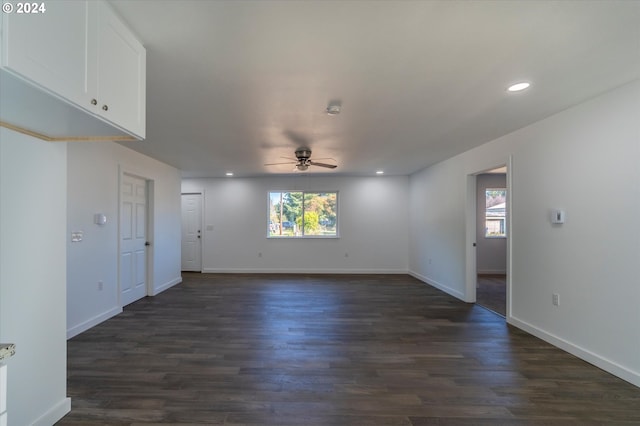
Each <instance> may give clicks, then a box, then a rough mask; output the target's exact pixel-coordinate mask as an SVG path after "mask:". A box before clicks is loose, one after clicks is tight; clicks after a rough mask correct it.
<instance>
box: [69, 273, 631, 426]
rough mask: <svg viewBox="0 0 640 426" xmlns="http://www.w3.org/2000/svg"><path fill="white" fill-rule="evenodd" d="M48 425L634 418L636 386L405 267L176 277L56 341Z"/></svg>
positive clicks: (365, 424) (613, 421)
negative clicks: (56, 387)
mask: <svg viewBox="0 0 640 426" xmlns="http://www.w3.org/2000/svg"><path fill="white" fill-rule="evenodd" d="M68 359H69V365H68V395H69V396H70V397H71V398H72V410H71V413H69V414H68V415H67V416H66V417H65V418H63V419H62V420H61V421H60V422H59V423H58V424H59V425H61V426H62V425H97V424H104V425H142V424H192V425H193V424H210V425H219V424H224V425H362V426H375V425H384V426H395V425H398V426H400V425H402V426H408V425H413V426H423V425H486V426H489V425H491V426H496V425H519V426H521V425H550V426H553V425H639V424H640V389H639V388H637V387H634V386H633V385H631V384H629V383H626V382H624V381H622V380H620V379H618V378H616V377H614V376H612V375H610V374H608V373H605V372H603V371H602V370H599V369H598V368H596V367H593V366H591V365H589V364H587V363H586V362H584V361H581V360H579V359H577V358H575V357H573V356H572V355H569V354H567V353H565V352H563V351H561V350H559V349H557V348H555V347H553V346H551V345H549V344H547V343H545V342H543V341H541V340H539V339H537V338H535V337H533V336H531V335H528V334H526V333H524V332H522V331H520V330H518V329H515V328H512V327H510V326H508V325H507V324H506V323H505V320H504V318H501V317H499V316H498V315H496V314H494V313H492V312H490V311H488V310H486V309H483V308H481V307H478V306H475V305H473V304H465V303H463V302H460V301H458V300H456V299H454V298H452V297H450V296H448V295H446V294H444V293H442V292H440V291H438V290H436V289H434V288H432V287H430V286H428V285H426V284H424V283H421V282H420V281H418V280H416V279H414V278H412V277H410V276H406V275H263V274H255V275H237V274H194V273H185V274H184V281H183V283H182V284H180V285H178V286H175V287H173V288H171V289H169V290H167V291H165V292H164V293H162V294H160V295H158V296H156V297H152V298H145V299H143V300H140V301H139V302H136V303H134V304H132V305H130V306H128V307H126V308H125V310H124V312H123V313H122V314H120V315H118V316H116V317H114V318H112V319H110V320H108V321H106V322H104V323H102V324H100V325H98V326H96V327H94V328H92V329H91V330H88V331H86V332H84V333H82V334H81V335H79V336H76V337H74V338H73V339H71V340H69V342H68Z"/></svg>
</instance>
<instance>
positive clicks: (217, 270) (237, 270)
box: [202, 268, 409, 275]
mask: <svg viewBox="0 0 640 426" xmlns="http://www.w3.org/2000/svg"><path fill="white" fill-rule="evenodd" d="M202 272H203V273H210V274H405V275H406V274H408V273H409V272H408V271H407V270H406V269H313V268H284V269H283V268H231V269H228V268H203V269H202Z"/></svg>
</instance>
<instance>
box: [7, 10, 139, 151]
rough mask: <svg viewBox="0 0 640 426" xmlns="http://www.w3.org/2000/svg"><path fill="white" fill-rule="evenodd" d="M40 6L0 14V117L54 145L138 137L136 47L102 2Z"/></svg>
mask: <svg viewBox="0 0 640 426" xmlns="http://www.w3.org/2000/svg"><path fill="white" fill-rule="evenodd" d="M44 4H45V7H46V11H44V12H40V13H34V14H17V13H12V14H8V13H4V14H3V16H2V28H1V31H0V34H1V36H2V40H1V44H0V45H1V51H0V65H1V67H0V68H1V70H2V73H0V79H1V80H0V84H1V86H0V90H2V93H3V95H2V97H3V99H2V104H1V105H0V106H1V107H2V109H1V110H0V120H1V121H2V122H4V123H5V124H6V123H8V124H9V125H11V126H13V127H17V128H20V129H21V130H26V131H27V133H32V134H35V135H36V136H38V135H49V136H51V137H52V139H55V140H64V139H65V137H66V136H68V137H69V138H68V139H69V140H74V139H82V138H84V137H86V138H87V139H101V138H103V139H109V137H110V136H114V139H127V138H129V139H130V137H126V138H122V137H119V136H121V135H125V134H126V135H130V136H133V137H134V138H135V139H144V138H145V133H146V132H145V126H146V108H145V106H146V99H145V97H146V51H145V49H144V47H143V46H142V44H141V43H140V42H139V41H138V40H137V39H136V38H135V36H134V35H133V33H131V31H129V29H128V28H127V27H126V26H125V25H124V24H123V23H122V21H121V20H120V19H119V17H118V16H117V15H116V14H115V13H114V12H113V10H112V9H111V7H110V6H109V5H108V4H107V3H106V2H103V1H92V0H89V1H87V0H82V1H81V0H70V1H55V2H46V3H44ZM28 86H29V87H28ZM34 88H36V89H38V90H33V89H34ZM40 93H42V96H41V95H40ZM45 94H46V95H48V97H46V96H45ZM10 95H11V96H12V98H11V99H8V98H9V96H10ZM51 98H54V99H55V101H53V100H52V99H51ZM78 108H80V109H81V111H78ZM82 111H84V112H82ZM105 122H106V123H105ZM92 123H93V124H92ZM65 133H66V134H65Z"/></svg>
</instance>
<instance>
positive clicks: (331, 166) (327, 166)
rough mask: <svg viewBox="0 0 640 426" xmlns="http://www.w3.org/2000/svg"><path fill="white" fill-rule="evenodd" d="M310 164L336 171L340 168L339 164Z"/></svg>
mask: <svg viewBox="0 0 640 426" xmlns="http://www.w3.org/2000/svg"><path fill="white" fill-rule="evenodd" d="M309 164H310V165H312V166H318V167H326V168H327V169H335V168H336V167H338V165H337V164H326V163H316V162H315V161H309Z"/></svg>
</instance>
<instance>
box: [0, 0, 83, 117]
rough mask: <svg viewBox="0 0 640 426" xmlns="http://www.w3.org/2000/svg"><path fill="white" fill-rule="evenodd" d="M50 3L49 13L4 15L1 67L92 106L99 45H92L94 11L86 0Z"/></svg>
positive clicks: (79, 102) (78, 102)
mask: <svg viewBox="0 0 640 426" xmlns="http://www.w3.org/2000/svg"><path fill="white" fill-rule="evenodd" d="M45 5H46V6H49V7H47V8H46V10H45V12H44V13H37V14H26V13H25V14H18V13H14V14H11V15H9V14H5V15H4V18H5V20H4V21H5V22H4V26H3V27H4V28H3V29H4V34H3V35H4V37H3V49H2V65H3V66H4V67H5V68H6V69H8V70H10V71H13V72H14V73H16V74H19V75H20V76H22V77H24V78H25V79H27V80H29V81H31V82H35V83H36V84H38V85H40V86H42V87H43V88H46V89H47V90H50V91H51V92H53V93H56V94H59V95H61V96H64V97H65V98H66V99H68V100H69V101H71V102H73V103H76V104H78V105H88V104H89V102H90V100H91V94H92V93H91V91H93V90H94V89H95V85H96V82H95V76H96V72H95V64H96V56H95V54H96V49H94V48H90V46H89V44H90V42H93V43H95V41H94V40H90V39H89V37H88V35H89V29H90V28H91V27H92V26H95V13H93V16H92V13H91V12H93V11H92V10H90V8H89V3H88V2H86V1H57V2H55V3H51V4H48V3H47V4H45ZM92 20H93V22H91V21H92ZM61 23H64V25H61ZM92 67H94V68H93V69H92Z"/></svg>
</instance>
